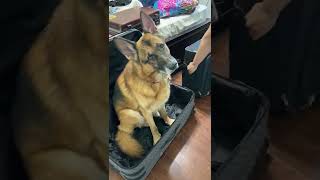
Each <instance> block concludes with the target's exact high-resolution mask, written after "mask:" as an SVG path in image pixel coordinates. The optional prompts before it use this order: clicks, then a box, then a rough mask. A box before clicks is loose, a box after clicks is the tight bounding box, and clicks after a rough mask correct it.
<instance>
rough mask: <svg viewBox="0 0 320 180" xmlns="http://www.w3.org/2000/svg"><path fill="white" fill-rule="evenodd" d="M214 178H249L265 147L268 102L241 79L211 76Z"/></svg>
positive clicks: (264, 152) (219, 179)
mask: <svg viewBox="0 0 320 180" xmlns="http://www.w3.org/2000/svg"><path fill="white" fill-rule="evenodd" d="M212 83H213V86H212V87H213V88H212V97H213V104H212V111H213V131H212V132H213V133H212V136H213V137H212V140H213V143H212V144H213V149H212V173H213V174H212V175H213V179H214V180H248V179H250V177H251V175H252V173H253V172H254V171H253V169H254V168H255V167H256V165H257V162H258V161H259V160H260V159H262V157H264V156H265V155H266V150H267V147H268V137H267V119H268V110H269V103H268V100H267V99H266V98H265V96H264V95H263V94H261V93H260V92H259V91H257V90H256V89H254V88H251V87H249V86H247V85H245V84H243V83H240V82H235V81H230V80H227V79H224V78H222V77H219V76H217V75H213V76H212Z"/></svg>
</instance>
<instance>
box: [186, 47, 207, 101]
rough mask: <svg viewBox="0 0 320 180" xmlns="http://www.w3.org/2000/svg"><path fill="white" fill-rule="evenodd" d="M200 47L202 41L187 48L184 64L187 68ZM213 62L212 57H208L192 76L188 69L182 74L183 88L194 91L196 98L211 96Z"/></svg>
mask: <svg viewBox="0 0 320 180" xmlns="http://www.w3.org/2000/svg"><path fill="white" fill-rule="evenodd" d="M199 45H200V41H197V42H195V43H193V44H191V45H190V46H188V47H186V48H185V56H184V63H185V64H186V66H187V65H188V64H189V63H190V62H191V61H192V60H193V58H194V56H195V54H196V52H197V50H198V48H199ZM211 62H212V58H211V55H208V56H207V57H206V59H205V60H204V61H202V63H201V64H199V66H198V69H197V70H196V71H195V72H194V73H193V74H191V75H190V74H189V72H188V71H187V70H186V69H185V70H184V71H183V73H182V86H184V87H188V88H189V89H191V90H193V91H194V93H195V95H196V97H201V96H207V95H210V92H211V67H212V65H211Z"/></svg>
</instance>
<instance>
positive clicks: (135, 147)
mask: <svg viewBox="0 0 320 180" xmlns="http://www.w3.org/2000/svg"><path fill="white" fill-rule="evenodd" d="M140 17H141V22H142V26H143V32H144V33H143V35H142V37H141V38H140V39H139V40H138V41H137V42H136V43H134V42H131V41H129V40H126V39H123V38H115V39H114V42H115V44H116V46H117V48H118V49H119V50H120V52H121V53H122V54H123V55H124V56H126V58H127V59H128V60H129V61H128V63H127V65H126V67H125V68H124V70H123V72H122V73H121V74H120V76H119V77H118V79H117V82H116V85H115V91H114V92H115V93H114V96H113V104H114V106H115V111H116V113H117V115H118V118H119V121H120V125H119V126H118V131H117V134H116V141H117V143H118V145H119V147H120V149H121V150H122V151H123V152H124V153H125V154H127V155H129V156H131V157H136V158H137V157H141V155H142V154H143V153H144V152H143V148H142V146H141V144H139V143H138V141H137V140H136V139H134V138H133V137H132V134H133V131H134V129H135V128H136V127H150V130H151V133H152V136H153V144H156V143H157V142H158V141H159V139H160V137H161V135H160V133H159V132H158V129H157V126H156V125H155V122H154V119H153V115H156V114H158V115H160V116H161V117H162V118H163V119H164V121H165V122H166V124H168V125H171V124H172V123H173V122H174V120H173V119H171V118H169V117H168V115H167V112H166V109H165V103H166V102H167V101H168V99H169V96H170V80H169V77H170V74H171V73H172V72H173V71H174V70H176V69H177V68H178V63H177V61H176V59H175V58H174V57H172V56H171V55H170V50H169V48H168V47H167V45H166V44H165V40H164V38H163V37H161V36H160V35H159V33H157V28H156V26H155V23H154V21H153V20H152V18H151V17H149V16H148V15H146V14H145V13H143V12H141V13H140Z"/></svg>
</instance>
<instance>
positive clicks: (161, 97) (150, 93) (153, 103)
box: [138, 81, 170, 111]
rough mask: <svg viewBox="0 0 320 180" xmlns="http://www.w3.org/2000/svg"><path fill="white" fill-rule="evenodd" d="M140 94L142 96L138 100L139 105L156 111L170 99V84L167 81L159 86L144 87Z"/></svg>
mask: <svg viewBox="0 0 320 180" xmlns="http://www.w3.org/2000/svg"><path fill="white" fill-rule="evenodd" d="M141 93H142V95H143V96H142V97H141V98H139V99H138V100H139V101H140V102H139V104H141V105H142V106H143V107H145V108H148V109H150V110H152V111H153V110H158V109H159V108H160V107H161V106H163V105H164V104H165V103H166V102H167V101H168V99H169V97H170V84H169V82H167V81H163V82H161V83H159V84H154V85H152V86H149V87H145V88H144V89H143V90H142V91H141Z"/></svg>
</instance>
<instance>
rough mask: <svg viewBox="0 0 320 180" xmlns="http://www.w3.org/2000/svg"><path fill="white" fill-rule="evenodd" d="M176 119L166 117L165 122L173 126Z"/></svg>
mask: <svg viewBox="0 0 320 180" xmlns="http://www.w3.org/2000/svg"><path fill="white" fill-rule="evenodd" d="M174 121H175V119H171V118H169V117H167V118H166V120H165V123H166V124H167V125H169V126H171V125H172V124H173V123H174Z"/></svg>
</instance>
